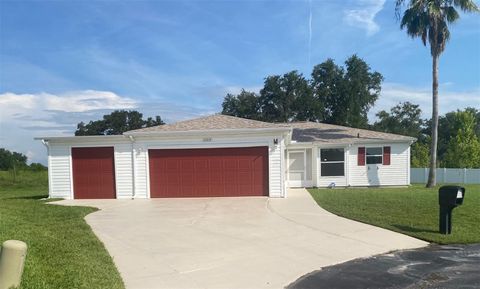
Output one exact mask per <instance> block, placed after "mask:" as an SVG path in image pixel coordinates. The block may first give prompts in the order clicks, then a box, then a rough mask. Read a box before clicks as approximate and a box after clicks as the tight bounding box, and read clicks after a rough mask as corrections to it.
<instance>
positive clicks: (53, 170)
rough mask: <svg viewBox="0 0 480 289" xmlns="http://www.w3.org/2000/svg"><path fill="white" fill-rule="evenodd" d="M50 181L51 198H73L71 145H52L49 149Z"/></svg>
mask: <svg viewBox="0 0 480 289" xmlns="http://www.w3.org/2000/svg"><path fill="white" fill-rule="evenodd" d="M48 153H49V156H48V181H49V188H50V192H49V195H50V197H51V198H65V199H69V198H71V182H70V161H71V159H70V147H69V146H65V145H51V146H50V147H49V149H48Z"/></svg>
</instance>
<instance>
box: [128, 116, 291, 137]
mask: <svg viewBox="0 0 480 289" xmlns="http://www.w3.org/2000/svg"><path fill="white" fill-rule="evenodd" d="M282 127H284V128H289V126H288V125H278V124H274V123H269V122H263V121H258V120H251V119H245V118H240V117H234V116H229V115H222V114H214V115H209V116H204V117H200V118H195V119H190V120H185V121H179V122H175V123H172V124H165V125H158V126H153V127H147V128H141V129H136V130H131V131H127V132H126V134H129V133H155V132H168V131H171V132H175V131H198V130H225V129H268V128H273V129H278V128H282Z"/></svg>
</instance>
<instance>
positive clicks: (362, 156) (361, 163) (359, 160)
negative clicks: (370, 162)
mask: <svg viewBox="0 0 480 289" xmlns="http://www.w3.org/2000/svg"><path fill="white" fill-rule="evenodd" d="M357 164H358V165H359V166H364V165H365V147H359V148H358V156H357Z"/></svg>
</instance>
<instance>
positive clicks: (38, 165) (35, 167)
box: [29, 163, 47, 172]
mask: <svg viewBox="0 0 480 289" xmlns="http://www.w3.org/2000/svg"><path fill="white" fill-rule="evenodd" d="M29 169H30V170H31V171H34V172H41V171H46V170H47V167H46V166H44V165H42V164H41V163H31V164H30V166H29Z"/></svg>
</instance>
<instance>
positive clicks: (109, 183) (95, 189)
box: [72, 147, 116, 199]
mask: <svg viewBox="0 0 480 289" xmlns="http://www.w3.org/2000/svg"><path fill="white" fill-rule="evenodd" d="M72 177H73V193H74V198H75V199H114V198H115V195H116V194H115V164H114V149H113V147H84V148H72Z"/></svg>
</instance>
